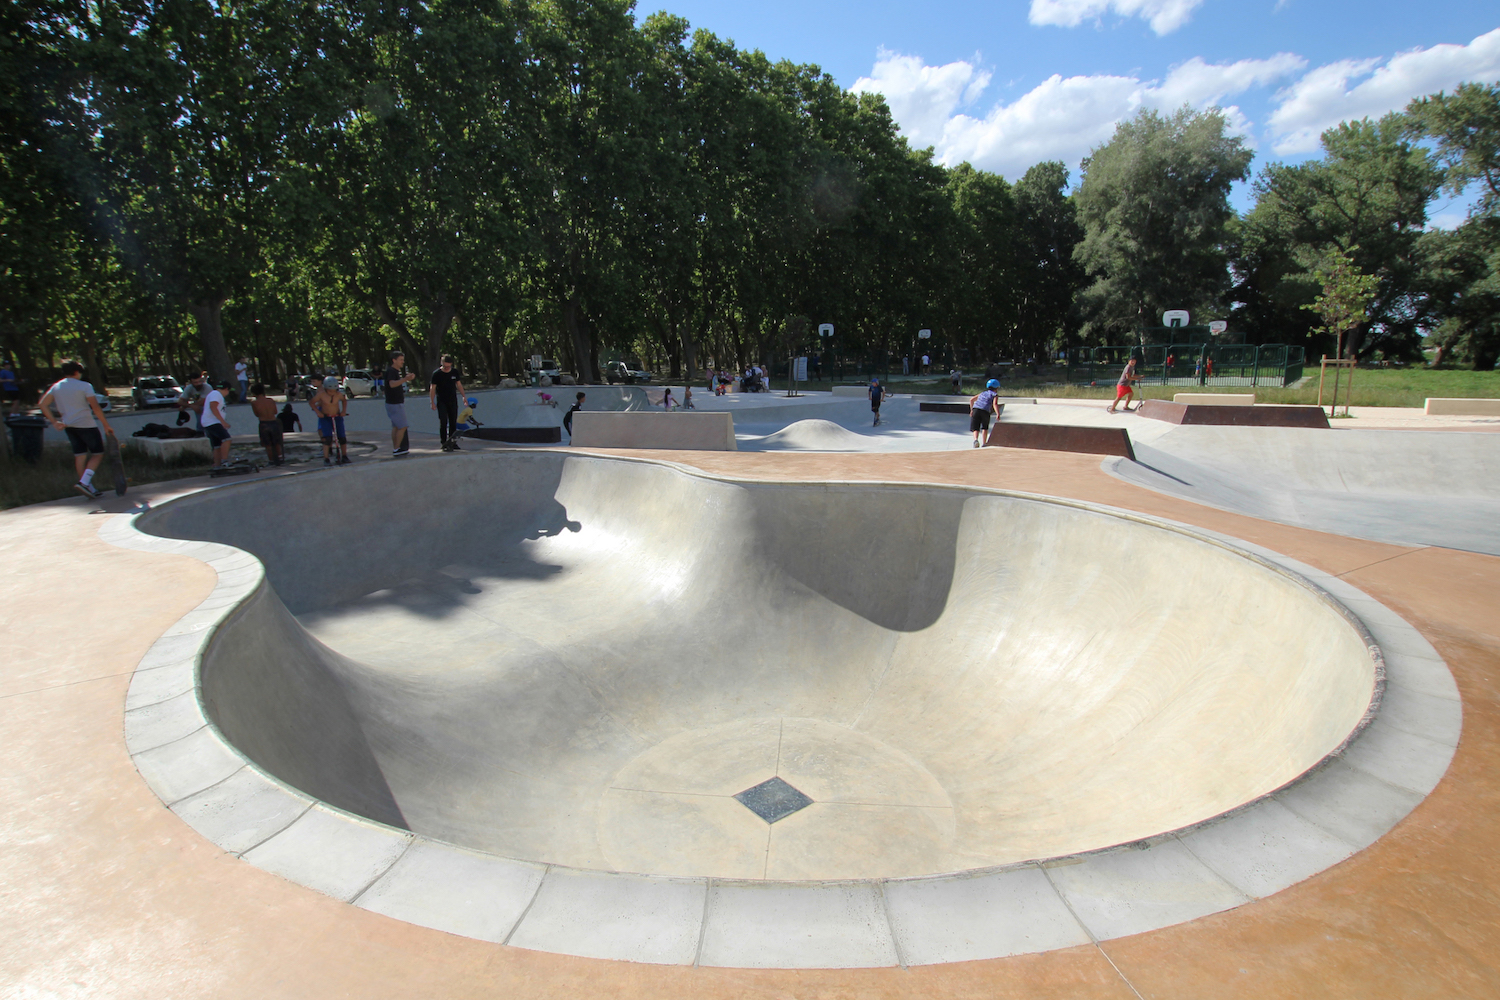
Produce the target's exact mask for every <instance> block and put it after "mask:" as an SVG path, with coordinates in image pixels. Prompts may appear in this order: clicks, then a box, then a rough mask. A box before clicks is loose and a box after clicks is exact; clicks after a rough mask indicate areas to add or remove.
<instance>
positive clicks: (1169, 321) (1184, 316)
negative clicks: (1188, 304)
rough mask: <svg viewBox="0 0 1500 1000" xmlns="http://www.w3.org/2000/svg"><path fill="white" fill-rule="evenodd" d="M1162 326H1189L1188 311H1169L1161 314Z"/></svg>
mask: <svg viewBox="0 0 1500 1000" xmlns="http://www.w3.org/2000/svg"><path fill="white" fill-rule="evenodd" d="M1161 325H1162V326H1187V325H1188V311H1187V310H1186V309H1168V310H1167V311H1166V312H1164V313H1162V314H1161Z"/></svg>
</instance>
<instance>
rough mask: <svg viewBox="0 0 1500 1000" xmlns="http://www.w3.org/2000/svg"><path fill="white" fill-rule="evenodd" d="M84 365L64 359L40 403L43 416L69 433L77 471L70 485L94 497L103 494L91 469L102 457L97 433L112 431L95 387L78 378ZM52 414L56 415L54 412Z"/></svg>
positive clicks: (101, 444) (102, 443) (97, 464)
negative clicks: (75, 478) (97, 487)
mask: <svg viewBox="0 0 1500 1000" xmlns="http://www.w3.org/2000/svg"><path fill="white" fill-rule="evenodd" d="M82 374H83V365H80V364H79V363H78V362H76V361H64V362H63V365H62V378H60V379H58V380H57V381H56V382H54V383H53V384H52V387H51V388H50V389H48V390H47V391H46V392H45V393H43V394H42V400H41V403H40V406H41V408H42V416H44V417H46V418H47V420H48V421H49V422H50V423H51V424H52V426H53V427H55V428H57V429H58V430H60V431H62V432H63V433H64V434H66V435H67V436H68V444H70V445H71V446H72V447H73V467H74V468H75V469H76V470H77V473H78V482H76V483H74V484H73V488H74V489H75V490H77V491H78V492H79V493H82V494H83V495H84V496H86V497H92V498H95V499H97V498H98V497H101V496H103V495H104V494H103V493H102V492H101V491H100V490H98V489H96V488H95V487H94V473H95V472H96V471H98V469H99V463H100V462H102V461H104V438H103V436H101V435H100V433H99V428H100V427H101V426H102V427H103V428H104V431H105V433H107V434H111V435H112V434H114V429H113V428H112V427H110V426H109V421H108V420H106V419H105V418H104V411H103V410H101V409H100V408H99V400H98V399H96V398H95V397H94V387H93V386H92V385H89V384H88V383H87V382H85V381H83V380H82V379H80V378H79V377H78V376H80V375H82ZM54 414H55V415H54Z"/></svg>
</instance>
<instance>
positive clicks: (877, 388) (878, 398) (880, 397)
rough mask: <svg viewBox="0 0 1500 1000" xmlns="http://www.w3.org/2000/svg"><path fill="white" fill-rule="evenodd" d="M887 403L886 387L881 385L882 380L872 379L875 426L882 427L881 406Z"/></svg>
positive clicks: (871, 403)
mask: <svg viewBox="0 0 1500 1000" xmlns="http://www.w3.org/2000/svg"><path fill="white" fill-rule="evenodd" d="M883 402H885V386H883V385H881V384H880V379H878V378H872V379H870V409H871V411H872V412H874V414H875V424H874V426H876V427H879V426H880V404H881V403H883Z"/></svg>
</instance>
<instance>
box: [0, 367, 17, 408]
mask: <svg viewBox="0 0 1500 1000" xmlns="http://www.w3.org/2000/svg"><path fill="white" fill-rule="evenodd" d="M0 401H3V402H5V403H8V404H10V412H12V413H15V412H17V411H18V410H20V408H21V381H20V379H18V378H16V373H15V369H13V368H12V367H11V366H10V365H8V364H0Z"/></svg>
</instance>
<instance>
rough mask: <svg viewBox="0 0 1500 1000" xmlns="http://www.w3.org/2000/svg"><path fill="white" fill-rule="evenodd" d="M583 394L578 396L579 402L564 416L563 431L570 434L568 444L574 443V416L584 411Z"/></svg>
mask: <svg viewBox="0 0 1500 1000" xmlns="http://www.w3.org/2000/svg"><path fill="white" fill-rule="evenodd" d="M583 399H584V396H583V393H581V392H580V393H579V394H578V402H576V403H574V404H573V406H572V408H571V409H569V410H568V412H567V413H564V414H563V430H565V431H567V432H568V443H569V444H572V443H573V414H575V413H577V412H578V411H579V410H581V409H583Z"/></svg>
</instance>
